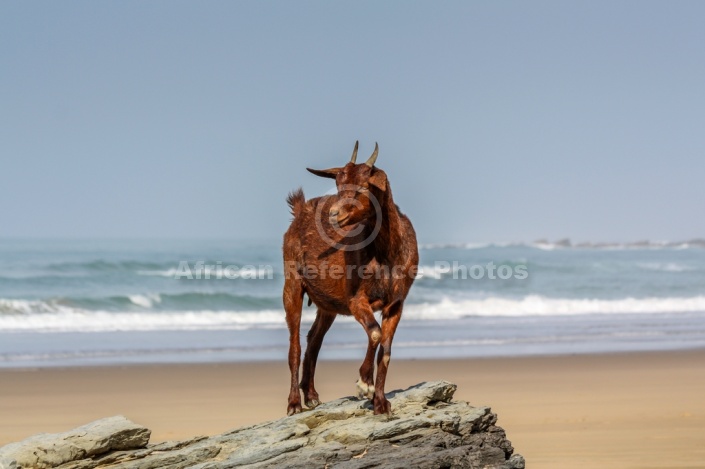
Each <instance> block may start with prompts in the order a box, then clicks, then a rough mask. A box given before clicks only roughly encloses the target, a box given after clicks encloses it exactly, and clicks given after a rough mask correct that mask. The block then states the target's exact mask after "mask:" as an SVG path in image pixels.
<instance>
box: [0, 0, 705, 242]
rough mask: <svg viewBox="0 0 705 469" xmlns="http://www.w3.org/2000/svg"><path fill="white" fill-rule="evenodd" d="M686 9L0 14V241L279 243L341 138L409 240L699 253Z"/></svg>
mask: <svg viewBox="0 0 705 469" xmlns="http://www.w3.org/2000/svg"><path fill="white" fill-rule="evenodd" d="M703 18H705V2H698V1H679V2H666V1H661V2H653V1H619V0H618V1H595V2H563V1H526V2H525V1H502V2H489V1H486V2H469V1H468V2H452V1H449V2H430V1H429V2H420V1H415V2H408V1H404V2H402V1H387V2H372V1H369V2H367V1H363V2H337V1H335V2H328V1H318V2H312V1H299V2H286V1H270V2H255V1H240V2H234V1H209V2H183V1H172V0H170V1H150V2H137V1H103V2H94V1H72V2H50V1H46V2H36V1H22V2H9V1H5V2H1V3H0V219H1V220H2V222H0V238H3V237H5V238H7V237H12V238H25V237H33V238H103V237H109V238H231V239H262V240H278V239H280V238H281V236H282V234H283V232H284V231H285V230H286V227H287V226H288V223H289V221H290V215H289V213H288V208H287V206H286V204H285V202H284V199H285V197H286V195H287V193H288V192H289V191H290V190H292V189H295V188H297V187H299V186H302V187H303V188H304V191H305V193H306V195H307V197H314V196H318V195H321V194H324V193H326V192H327V191H330V189H332V187H333V182H332V181H331V180H329V179H320V178H317V177H315V176H313V175H311V174H309V173H308V172H307V171H306V170H305V168H306V167H314V168H328V167H332V166H340V165H342V164H344V163H345V162H347V160H348V159H349V158H350V153H351V151H352V147H353V145H354V143H355V141H356V140H360V154H361V155H365V156H366V155H368V154H369V153H371V152H372V149H373V148H374V143H375V142H379V146H380V153H379V159H378V161H377V165H378V166H379V167H380V168H382V169H384V170H385V171H386V172H387V174H388V176H389V180H390V185H391V187H392V188H393V193H394V198H395V201H396V202H397V204H398V205H399V206H400V208H401V210H402V211H403V212H405V213H406V214H407V215H409V217H410V218H411V220H412V222H413V223H414V226H415V228H416V231H417V236H418V239H419V241H420V242H451V243H455V242H482V241H532V240H535V239H538V238H548V239H559V238H565V237H570V238H571V239H573V240H575V241H588V240H591V241H630V240H631V241H635V240H642V239H652V240H684V239H690V238H695V237H705V218H704V217H703V206H704V205H705V189H704V188H703V186H704V184H703V182H704V181H703V176H704V175H705V46H704V44H705V28H703Z"/></svg>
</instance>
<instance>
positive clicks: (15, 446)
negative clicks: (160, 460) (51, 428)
mask: <svg viewBox="0 0 705 469" xmlns="http://www.w3.org/2000/svg"><path fill="white" fill-rule="evenodd" d="M150 434H151V432H150V431H149V430H148V429H146V428H145V427H142V426H140V425H137V424H136V423H134V422H131V421H130V420H128V419H126V418H125V417H123V416H121V415H120V416H116V417H110V418H106V419H102V420H97V421H95V422H92V423H89V424H88V425H84V426H82V427H78V428H76V429H74V430H71V431H68V432H65V433H55V434H39V435H35V436H32V437H30V438H27V439H26V440H24V441H20V442H18V443H10V444H9V445H6V446H3V447H2V448H0V468H3V467H7V468H8V469H14V468H17V469H19V468H33V469H35V468H36V469H44V468H50V467H57V466H59V465H61V464H64V463H67V462H70V461H77V460H81V459H86V458H91V457H93V456H97V455H100V454H103V453H107V452H108V451H115V450H131V449H136V448H143V447H145V446H146V445H147V443H148V442H149V436H150Z"/></svg>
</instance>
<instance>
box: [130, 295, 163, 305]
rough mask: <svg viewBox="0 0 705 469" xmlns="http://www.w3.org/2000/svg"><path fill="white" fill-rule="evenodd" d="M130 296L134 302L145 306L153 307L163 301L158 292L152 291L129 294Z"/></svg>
mask: <svg viewBox="0 0 705 469" xmlns="http://www.w3.org/2000/svg"><path fill="white" fill-rule="evenodd" d="M128 298H129V299H130V301H131V302H132V304H134V305H137V306H142V307H143V308H151V307H152V306H154V305H155V304H158V303H161V302H162V297H161V296H159V294H158V293H150V294H146V295H129V296H128Z"/></svg>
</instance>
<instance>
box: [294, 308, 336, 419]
mask: <svg viewBox="0 0 705 469" xmlns="http://www.w3.org/2000/svg"><path fill="white" fill-rule="evenodd" d="M335 316H336V314H335V313H332V312H329V311H323V310H321V309H319V310H318V312H317V313H316V320H315V321H314V322H313V325H312V326H311V330H310V331H309V332H308V336H307V339H306V340H307V344H306V353H305V354H304V366H303V370H302V373H301V375H302V376H301V390H302V391H303V393H304V403H305V404H306V407H308V408H309V409H312V408H314V407H316V406H317V405H319V404H320V403H321V401H320V398H319V397H318V392H317V391H316V387H315V385H314V375H315V374H316V362H317V361H318V352H319V351H320V350H321V344H322V343H323V337H324V336H325V335H326V332H328V329H330V326H331V325H332V324H333V321H335Z"/></svg>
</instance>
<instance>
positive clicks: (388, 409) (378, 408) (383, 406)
mask: <svg viewBox="0 0 705 469" xmlns="http://www.w3.org/2000/svg"><path fill="white" fill-rule="evenodd" d="M372 405H373V407H374V411H375V415H389V416H391V415H392V404H390V403H389V401H388V400H387V398H385V397H382V399H377V398H374V399H373V400H372Z"/></svg>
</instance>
